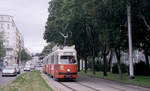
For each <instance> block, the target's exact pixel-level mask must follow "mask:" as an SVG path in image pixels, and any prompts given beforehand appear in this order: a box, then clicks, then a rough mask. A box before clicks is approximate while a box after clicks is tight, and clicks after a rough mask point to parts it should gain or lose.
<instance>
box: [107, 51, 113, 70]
mask: <svg viewBox="0 0 150 91" xmlns="http://www.w3.org/2000/svg"><path fill="white" fill-rule="evenodd" d="M112 57H113V51H112V50H111V51H110V57H109V62H108V71H109V72H110V69H111V64H112Z"/></svg>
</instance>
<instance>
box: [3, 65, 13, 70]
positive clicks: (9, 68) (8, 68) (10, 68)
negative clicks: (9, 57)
mask: <svg viewBox="0 0 150 91" xmlns="http://www.w3.org/2000/svg"><path fill="white" fill-rule="evenodd" d="M12 69H14V67H13V66H8V67H6V68H4V70H12Z"/></svg>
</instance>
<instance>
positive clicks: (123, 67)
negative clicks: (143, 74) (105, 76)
mask: <svg viewBox="0 0 150 91" xmlns="http://www.w3.org/2000/svg"><path fill="white" fill-rule="evenodd" d="M120 66H121V71H122V73H127V72H128V66H127V65H126V64H123V63H121V64H120ZM112 73H115V74H118V73H119V71H118V64H117V63H114V64H113V67H112Z"/></svg>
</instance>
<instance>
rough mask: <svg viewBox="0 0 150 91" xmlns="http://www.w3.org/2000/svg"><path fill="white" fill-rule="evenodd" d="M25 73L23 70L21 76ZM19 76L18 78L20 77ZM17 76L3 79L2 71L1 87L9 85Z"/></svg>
mask: <svg viewBox="0 0 150 91" xmlns="http://www.w3.org/2000/svg"><path fill="white" fill-rule="evenodd" d="M22 73H24V71H23V70H21V72H20V74H22ZM20 74H18V75H17V76H19V75H20ZM17 76H8V77H2V73H1V71H0V86H2V85H5V84H7V83H8V82H11V81H12V80H14V79H15V78H16V77H17Z"/></svg>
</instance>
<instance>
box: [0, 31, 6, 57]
mask: <svg viewBox="0 0 150 91" xmlns="http://www.w3.org/2000/svg"><path fill="white" fill-rule="evenodd" d="M3 42H4V39H3V32H0V58H1V57H4V56H5V48H4V45H3Z"/></svg>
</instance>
